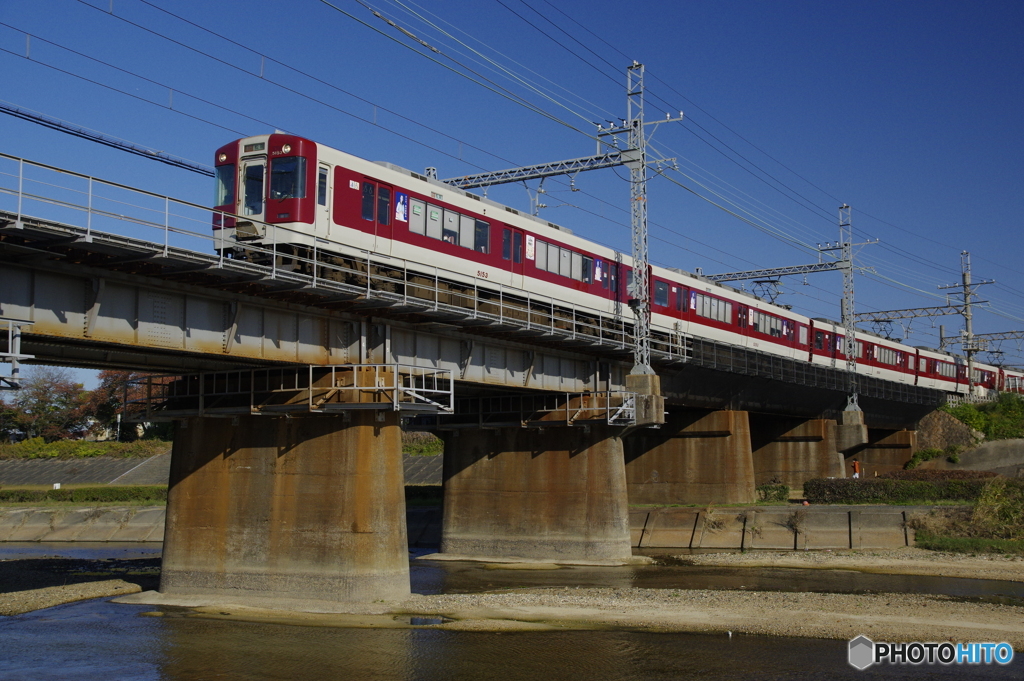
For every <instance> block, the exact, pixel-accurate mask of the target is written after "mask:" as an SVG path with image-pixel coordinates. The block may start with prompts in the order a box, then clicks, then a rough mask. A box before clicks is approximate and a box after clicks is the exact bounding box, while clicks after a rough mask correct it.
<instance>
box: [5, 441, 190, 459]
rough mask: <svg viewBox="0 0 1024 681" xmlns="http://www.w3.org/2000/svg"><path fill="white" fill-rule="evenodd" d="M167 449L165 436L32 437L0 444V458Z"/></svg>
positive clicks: (144, 454) (137, 454)
mask: <svg viewBox="0 0 1024 681" xmlns="http://www.w3.org/2000/svg"><path fill="white" fill-rule="evenodd" d="M169 451H171V443H170V442H167V441H165V440H136V441H135V442H93V441H91V440H58V441H56V442H45V441H44V440H43V438H41V437H34V438H31V439H29V440H24V441H22V442H18V443H16V444H0V459H91V458H95V457H98V456H109V457H112V458H116V459H124V458H133V457H134V458H140V459H145V458H148V457H151V456H155V455H156V454H163V453H165V452H169Z"/></svg>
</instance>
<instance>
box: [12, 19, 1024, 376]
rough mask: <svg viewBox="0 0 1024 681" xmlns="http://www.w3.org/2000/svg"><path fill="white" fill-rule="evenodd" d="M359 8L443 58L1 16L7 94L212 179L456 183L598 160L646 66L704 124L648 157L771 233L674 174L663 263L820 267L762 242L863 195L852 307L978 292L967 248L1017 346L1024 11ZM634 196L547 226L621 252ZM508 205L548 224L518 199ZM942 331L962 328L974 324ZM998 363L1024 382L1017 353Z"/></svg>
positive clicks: (1022, 324)
mask: <svg viewBox="0 0 1024 681" xmlns="http://www.w3.org/2000/svg"><path fill="white" fill-rule="evenodd" d="M367 2H368V4H370V5H372V6H373V7H375V8H376V9H377V10H378V11H379V12H380V13H381V14H382V15H384V16H386V17H388V18H390V19H392V20H393V21H394V22H395V23H397V24H399V25H400V26H402V27H403V28H404V29H406V30H407V31H409V32H411V33H413V34H415V35H416V36H417V37H419V38H421V39H422V40H423V41H425V42H427V43H429V44H430V45H432V46H434V47H435V48H437V49H438V50H439V51H440V54H439V53H435V52H432V51H430V50H426V49H424V48H423V47H422V46H420V45H418V44H417V43H415V42H413V41H412V40H411V39H410V38H409V37H407V36H406V35H404V34H402V33H401V32H399V31H397V30H396V29H394V28H393V27H391V26H389V25H388V24H387V23H385V22H384V21H382V20H381V19H379V18H376V17H374V16H373V14H371V13H370V12H369V11H368V10H367V9H366V7H365V6H363V5H362V4H360V3H359V2H356V1H355V0H334V5H335V7H331V6H329V5H328V4H326V3H323V2H320V1H318V0H295V1H293V2H287V3H282V2H269V1H266V0H249V1H246V2H241V1H235V0H222V1H220V2H215V3H210V2H191V1H190V2H174V3H171V2H168V1H167V0H151V3H146V2H142V1H141V0H113V14H110V13H109V9H110V7H111V2H110V0H89V1H88V2H86V1H84V0H83V1H78V0H34V1H33V2H27V3H26V2H14V1H13V0H0V22H2V24H3V25H0V45H2V48H3V50H5V51H3V52H0V73H2V74H3V76H2V81H0V82H2V83H3V87H2V88H0V99H2V100H3V101H5V102H7V103H11V104H14V105H17V106H19V107H23V108H26V109H32V110H35V111H39V112H42V113H44V114H46V115H48V116H52V117H56V118H60V119H64V120H66V121H69V122H71V123H74V124H76V125H79V126H84V127H88V128H93V129H95V130H98V131H101V132H103V133H105V134H108V135H112V136H117V137H121V138H124V139H127V140H130V141H132V142H134V143H137V144H141V145H145V146H147V147H151V148H153V149H158V150H162V151H165V152H167V153H170V154H173V155H176V156H180V157H184V158H188V159H191V160H194V161H198V162H203V163H211V162H212V154H213V151H214V150H215V149H216V148H217V147H218V146H220V145H222V144H224V143H226V142H228V141H230V140H232V139H235V138H237V137H240V136H243V135H250V134H259V133H264V132H268V131H271V130H273V129H274V128H279V129H282V130H287V131H291V132H295V133H298V134H302V135H305V136H307V137H310V138H312V139H314V140H317V141H319V142H323V143H326V144H329V145H332V146H335V147H337V148H339V149H343V150H345V151H348V152H350V153H353V154H356V155H359V156H364V157H367V158H370V159H373V160H386V161H390V162H393V163H396V164H398V165H401V166H404V167H407V168H410V169H413V170H422V169H423V168H424V167H426V166H435V167H437V168H438V171H439V175H440V176H441V177H447V176H453V175H459V174H463V173H467V172H474V171H477V170H480V169H500V168H505V167H509V166H514V165H525V164H533V163H540V162H544V161H554V160H559V159H563V158H573V157H578V156H585V155H589V154H592V153H594V149H595V143H594V141H593V139H592V138H591V136H592V135H593V133H594V131H595V128H594V126H593V123H594V122H598V121H606V120H609V119H614V118H621V117H622V116H624V114H625V67H626V66H627V65H628V64H629V63H630V62H631V60H634V59H635V60H638V61H640V62H642V63H644V64H645V65H646V68H647V91H648V96H647V104H648V118H649V119H653V118H659V117H663V116H664V115H665V113H667V112H672V113H675V112H677V111H679V110H683V111H684V112H685V114H686V119H685V121H684V122H683V123H681V124H680V123H674V124H666V125H662V126H660V127H659V128H658V130H657V132H656V134H655V136H654V138H653V140H652V145H653V149H654V150H656V151H657V152H660V153H661V154H664V155H665V156H669V157H675V158H676V159H678V163H679V169H680V171H681V172H680V173H676V172H672V173H669V176H670V177H671V178H672V179H674V180H675V181H677V182H679V183H681V184H683V185H685V186H686V187H689V188H690V189H693V190H695V191H697V192H698V193H699V194H701V195H702V196H703V197H705V198H706V199H710V200H711V201H714V202H715V203H717V204H720V205H721V206H724V207H726V208H729V209H730V210H732V211H734V212H737V213H741V214H742V215H744V217H746V218H747V219H748V220H751V221H753V222H756V223H758V224H759V225H760V226H761V227H762V229H760V230H759V229H755V228H754V227H752V226H750V225H749V224H747V223H746V222H744V221H741V220H739V219H737V218H736V217H734V216H733V215H730V214H729V213H727V212H725V211H723V210H721V209H720V208H719V207H717V206H715V205H712V204H711V203H709V202H707V201H705V200H702V199H701V198H698V197H696V196H694V195H693V194H691V193H690V192H688V191H686V190H685V189H683V188H681V187H680V186H678V185H676V184H673V183H672V182H670V181H669V180H667V179H665V178H661V177H659V178H655V179H654V180H652V182H651V184H650V188H649V196H650V204H649V207H650V219H651V238H652V241H651V249H652V254H653V258H652V259H653V260H654V261H655V262H657V263H658V264H663V265H669V266H675V267H682V268H685V269H689V270H693V269H695V268H697V267H702V268H703V269H704V271H705V272H721V271H731V270H735V269H751V268H755V267H771V266H780V265H793V264H803V263H807V262H811V261H813V259H814V256H812V255H811V254H810V253H809V252H808V251H807V250H805V249H802V248H800V247H797V246H795V245H793V244H792V243H790V242H788V241H786V240H785V239H779V238H775V237H772V236H769V235H768V234H766V233H765V232H766V231H773V232H777V233H783V234H785V235H786V237H787V238H792V239H795V240H797V241H799V242H803V243H810V244H815V243H818V242H824V241H828V240H834V239H835V238H836V237H837V228H836V221H837V212H836V209H837V206H838V205H839V203H841V202H846V203H849V204H850V205H851V206H853V222H854V227H855V230H856V233H857V236H858V238H859V239H863V238H868V237H870V238H879V239H881V240H882V244H881V245H877V246H870V247H867V248H865V249H863V250H862V251H861V252H860V254H859V256H858V257H859V260H858V262H859V264H862V265H864V266H869V267H873V268H874V270H875V272H876V273H877V274H876V275H872V276H861V277H858V280H857V305H858V310H859V311H868V310H879V309H893V308H903V307H917V306H925V305H937V304H940V303H941V302H942V301H941V300H938V299H936V298H934V297H930V296H934V295H937V294H938V292H937V291H936V286H937V285H939V284H951V283H955V282H957V281H958V279H959V252H960V251H961V250H965V249H966V250H969V251H970V252H971V253H972V257H973V264H974V276H975V278H976V279H980V278H993V279H996V280H997V282H998V283H997V284H996V285H993V286H987V287H984V288H983V289H982V293H984V298H985V299H987V300H989V301H991V308H992V309H991V311H979V312H978V313H977V315H976V329H975V330H976V331H978V332H991V331H1005V330H1014V329H1024V296H1022V293H1021V292H1022V290H1024V268H1022V267H1021V265H1020V264H1019V261H1020V259H1021V257H1022V255H1021V254H1022V248H1021V246H1022V239H1021V236H1020V228H1019V225H1018V222H1019V220H1020V217H1019V216H1020V214H1021V209H1020V207H1019V205H1018V203H1017V201H1016V200H1015V197H1016V195H1017V194H1016V191H1017V190H1018V188H1019V186H1020V185H1021V180H1022V179H1024V172H1022V171H1024V140H1022V135H1021V132H1020V123H1019V122H1020V120H1021V111H1024V101H1022V99H1024V93H1022V88H1021V87H1020V84H1021V83H1022V82H1024V50H1022V49H1021V46H1022V44H1024V40H1022V38H1024V35H1022V32H1024V30H1022V27H1024V4H1022V3H1019V2H984V1H983V2H972V3H965V2H943V1H931V2H917V1H906V2H898V3H894V2H852V3H823V2H788V1H783V0H779V1H773V2H711V1H688V2H675V3H667V2H641V3H622V2H606V1H604V0H588V1H586V2H584V1H583V0H560V1H558V2H555V1H554V0H551V1H549V0H477V1H475V2H472V3H467V2H451V1H447V0H437V1H435V2H430V3H421V4H414V3H413V2H411V1H405V2H398V1H397V0H372V2H371V1H370V0H367ZM159 7H163V8H165V9H166V10H167V11H169V12H173V13H174V14H176V15H178V17H181V19H179V18H176V17H174V16H171V15H170V14H167V13H165V12H162V11H160V10H159V9H158V8H159ZM339 10H343V11H344V12H347V13H348V14H350V15H352V16H351V17H350V16H347V15H346V14H345V13H343V12H342V11H339ZM353 17H355V18H353ZM182 19H185V20H187V21H188V22H192V24H189V23H186V22H185V21H182ZM128 22H132V23H128ZM361 22H365V23H361ZM428 22H429V23H428ZM132 24H137V25H132ZM431 24H432V25H431ZM200 27H202V28H205V29H208V30H209V31H212V32H213V33H208V32H205V31H203V30H202V28H200ZM145 29H148V30H149V31H152V33H150V32H147V30H145ZM25 33H30V34H32V35H33V36H35V37H33V38H32V39H31V40H30V46H29V50H30V52H29V54H30V59H26V57H25V48H26V38H25ZM214 34H218V35H214ZM165 38H169V39H172V40H174V41H177V42H178V43H180V44H174V43H172V42H169V41H168V40H166V39H165ZM227 39H230V40H231V41H234V42H235V43H238V44H231V43H229V42H228V40H227ZM47 41H49V42H47ZM186 46H187V47H186ZM410 46H411V47H414V48H416V50H418V52H417V51H414V50H412V49H409V47H410ZM188 48H194V50H198V51H199V52H196V51H192V50H190V49H188ZM68 50H74V51H75V52H77V53H79V54H75V53H72V52H69V51H68ZM200 52H202V53H206V54H201V53H200ZM423 54H428V55H429V56H430V59H428V58H427V57H425V56H423ZM261 55H262V56H265V57H266V58H267V59H266V61H264V60H263V57H262V56H261ZM87 57H91V58H93V59H97V60H102V61H103V62H106V63H107V64H108V65H102V64H99V63H97V62H95V61H90V60H89V59H88V58H87ZM431 59H433V60H436V61H431ZM216 60H220V61H216ZM437 62H440V63H437ZM282 63H283V64H287V65H289V66H291V67H294V69H295V70H290V69H288V68H286V67H285V66H283V65H282ZM44 64H46V65H49V66H51V67H55V68H48V67H47V66H44ZM261 68H262V73H263V78H260V72H261ZM55 69H60V71H58V70H55ZM117 69H122V70H121V71H119V70H117ZM471 71H473V72H475V74H474V73H471ZM126 72H127V73H126ZM456 72H457V73H456ZM70 74H74V75H70ZM458 74H464V75H469V76H470V77H471V78H473V79H475V80H478V81H483V80H484V79H488V80H489V81H492V82H493V83H494V85H490V86H489V87H491V88H494V89H499V88H504V89H507V90H508V91H509V92H510V93H511V94H510V95H509V96H514V97H522V98H524V99H525V100H527V101H528V102H529V104H530V106H532V107H535V108H536V109H539V110H540V111H541V112H543V113H538V112H536V111H531V110H529V109H528V108H527V107H525V106H521V105H519V104H516V103H514V102H512V101H510V99H508V98H506V97H503V96H500V95H499V94H496V93H495V92H493V91H491V90H489V89H487V88H485V87H484V86H482V85H481V84H479V83H475V82H472V81H471V80H470V79H468V78H466V77H464V75H458ZM76 76H77V77H76ZM84 79H88V81H87V80H84ZM144 79H148V80H144ZM513 79H515V80H513ZM89 81H93V82H89ZM524 83H526V84H527V85H526V86H524ZM104 86H106V87H104ZM109 88H115V89H116V90H120V91H121V92H117V91H115V90H113V89H109ZM169 89H173V90H174V94H173V96H172V95H171V94H170V93H169ZM172 100H173V107H169V104H170V103H171V102H172ZM201 100H205V101H201ZM374 121H376V124H375V123H374ZM218 126H220V127H218ZM0 139H2V140H3V144H2V145H0V151H3V152H5V153H8V154H12V155H17V156H24V157H26V158H30V159H33V160H37V161H41V162H44V163H50V164H53V165H58V166H61V167H66V168H69V169H72V170H76V171H79V172H84V173H89V174H92V175H95V176H98V177H102V178H107V179H111V180H115V181H121V182H126V183H130V184H133V185H138V186H142V187H144V188H147V189H150V190H152V191H156V192H160V193H166V194H171V195H173V196H179V197H181V198H185V199H188V200H191V201H195V202H198V203H203V204H206V203H209V201H210V199H211V198H212V186H211V182H210V181H209V180H208V179H207V178H204V177H201V176H198V175H193V174H190V173H188V172H186V171H182V170H177V169H173V168H170V167H167V166H163V165H162V164H159V163H155V162H152V161H147V160H143V159H140V158H136V157H133V156H130V155H127V154H125V153H123V152H118V151H115V150H110V149H107V148H105V147H102V146H100V145H97V144H94V143H90V142H86V141H82V140H78V139H76V138H73V137H70V136H67V135H64V134H61V133H58V132H54V131H50V130H47V129H45V128H42V127H39V126H36V125H33V124H31V123H28V122H24V121H20V120H17V119H14V118H12V117H9V116H2V115H0ZM625 176H626V173H625V171H624V170H623V169H619V170H618V171H617V172H616V171H611V170H605V171H599V172H596V173H590V174H584V175H581V176H579V177H578V178H576V186H577V187H578V188H579V189H580V191H578V192H571V191H569V188H568V183H567V182H566V181H564V180H558V181H554V180H552V181H549V182H548V183H546V188H547V189H548V194H547V195H546V197H544V199H543V201H544V202H545V203H546V204H548V206H549V207H548V208H546V209H544V210H543V211H542V213H541V215H542V216H543V217H545V218H546V219H548V220H551V221H553V222H557V223H560V224H563V225H565V226H568V227H570V228H572V229H573V230H574V231H576V232H577V233H578V234H581V235H584V236H586V237H589V238H592V239H594V240H596V241H600V242H602V243H607V244H610V245H613V246H616V247H618V248H621V249H624V250H627V251H628V249H629V231H628V223H629V215H628V203H629V202H628V196H629V193H628V186H627V184H626V182H625V181H624V180H623V178H624V177H625ZM490 196H491V198H495V199H497V200H499V201H503V202H506V203H509V204H511V205H513V206H516V207H519V208H523V209H525V208H527V207H528V199H527V196H528V195H527V192H526V190H525V189H524V188H523V187H522V186H508V187H496V188H492V189H491V191H490ZM884 278H887V279H884ZM889 280H893V281H889ZM893 282H898V283H893ZM908 287H909V288H908ZM784 292H785V293H784V295H783V297H782V298H781V302H784V303H788V304H791V305H793V306H794V308H795V309H797V310H799V311H801V312H804V313H806V314H810V315H812V316H826V317H829V318H833V319H836V318H838V317H839V305H838V299H839V296H840V293H841V278H840V276H839V275H838V274H836V273H832V274H821V275H813V276H811V277H810V278H809V279H808V285H806V286H805V285H803V281H802V280H801V279H800V278H790V279H789V280H788V281H787V282H786V285H785V286H784ZM938 323H943V324H945V325H946V326H947V329H948V331H950V332H952V331H953V330H955V329H956V328H958V327H959V318H956V317H947V318H944V319H942V320H938V321H936V324H938ZM897 335H900V336H901V335H905V330H902V329H899V328H897ZM908 342H910V343H911V344H914V345H927V346H935V345H937V329H935V328H933V326H932V323H931V321H930V320H926V319H925V320H917V321H915V322H914V324H913V326H912V328H911V334H910V336H909V338H908ZM1003 349H1004V350H1006V351H1007V361H1010V362H1016V363H1024V353H1022V352H1021V351H1020V350H1019V349H1018V345H1017V343H1016V342H1012V341H1011V342H1005V343H1004V344H1003Z"/></svg>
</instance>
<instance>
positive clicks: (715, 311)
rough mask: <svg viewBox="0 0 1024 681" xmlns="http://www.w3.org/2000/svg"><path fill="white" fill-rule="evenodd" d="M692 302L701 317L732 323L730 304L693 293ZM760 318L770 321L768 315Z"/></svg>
mask: <svg viewBox="0 0 1024 681" xmlns="http://www.w3.org/2000/svg"><path fill="white" fill-rule="evenodd" d="M655 295H657V292H655ZM693 301H694V303H695V305H694V308H693V309H694V310H695V311H696V312H697V314H698V315H700V316H701V317H707V318H708V319H714V320H716V321H719V322H731V321H732V303H727V302H726V301H724V300H719V299H718V298H712V297H711V296H706V295H704V294H703V293H694V294H693ZM761 316H762V317H764V318H766V319H770V317H768V315H761ZM776 321H778V320H776ZM755 328H756V324H755Z"/></svg>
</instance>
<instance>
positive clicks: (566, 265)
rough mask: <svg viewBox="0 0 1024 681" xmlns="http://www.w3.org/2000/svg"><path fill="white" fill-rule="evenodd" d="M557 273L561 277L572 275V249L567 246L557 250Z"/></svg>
mask: <svg viewBox="0 0 1024 681" xmlns="http://www.w3.org/2000/svg"><path fill="white" fill-rule="evenodd" d="M558 273H559V274H561V275H562V276H563V277H571V276H572V251H570V250H569V249H568V248H563V249H560V250H559V254H558Z"/></svg>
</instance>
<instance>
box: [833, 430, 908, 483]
mask: <svg viewBox="0 0 1024 681" xmlns="http://www.w3.org/2000/svg"><path fill="white" fill-rule="evenodd" d="M915 449H917V431H916V430H883V429H875V428H869V429H868V442H867V444H866V445H864V446H863V447H862V448H859V449H856V450H854V451H852V452H847V453H846V477H850V475H852V471H853V468H852V466H851V463H852V461H853V460H854V459H858V460H859V461H860V465H861V473H860V474H861V477H864V478H872V477H875V476H876V475H879V474H881V473H889V472H891V471H900V470H903V466H904V464H906V463H907V462H908V461H910V457H911V456H912V455H913V453H914V450H915Z"/></svg>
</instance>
